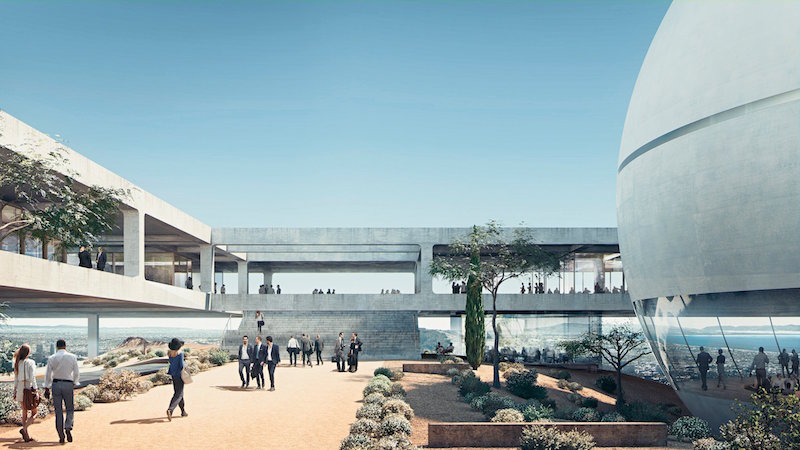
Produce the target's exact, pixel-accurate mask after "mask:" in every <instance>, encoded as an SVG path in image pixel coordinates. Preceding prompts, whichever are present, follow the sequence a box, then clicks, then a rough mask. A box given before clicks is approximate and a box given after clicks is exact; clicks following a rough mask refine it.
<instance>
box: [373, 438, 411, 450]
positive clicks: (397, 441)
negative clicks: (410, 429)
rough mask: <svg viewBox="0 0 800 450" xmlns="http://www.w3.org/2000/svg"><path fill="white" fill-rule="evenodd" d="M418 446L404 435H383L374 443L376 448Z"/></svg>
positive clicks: (388, 449)
mask: <svg viewBox="0 0 800 450" xmlns="http://www.w3.org/2000/svg"><path fill="white" fill-rule="evenodd" d="M415 448H416V447H414V445H413V444H412V443H411V441H410V440H409V439H408V438H407V437H406V436H403V435H394V436H386V437H382V438H380V439H379V440H378V442H377V443H375V444H374V446H373V449H374V450H413V449H415Z"/></svg>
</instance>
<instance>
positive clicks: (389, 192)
mask: <svg viewBox="0 0 800 450" xmlns="http://www.w3.org/2000/svg"><path fill="white" fill-rule="evenodd" d="M668 5H669V2H667V1H656V0H649V1H634V0H628V1H584V2H578V1H550V2H547V1H528V2H516V1H483V2H479V1H458V2H456V1H440V2H437V1H414V2H389V1H358V2H348V1H337V2H239V1H235V2H219V3H210V2H162V1H137V2H111V1H103V2H100V1H97V2H44V1H42V2H10V1H0V24H1V25H2V26H0V42H3V51H2V56H0V60H1V61H2V69H1V70H0V108H2V109H4V110H6V111H8V112H9V113H10V114H12V115H14V116H16V117H18V118H20V119H21V120H23V121H25V122H27V123H28V124H30V125H32V126H34V127H35V128H38V129H40V130H42V131H44V132H46V133H49V134H51V135H55V134H59V135H61V136H63V138H64V139H65V140H66V141H67V144H68V145H70V146H71V147H73V148H74V149H75V150H77V151H79V152H81V153H83V154H84V155H86V156H88V157H89V158H91V159H93V160H95V161H97V162H99V163H100V164H102V165H104V166H106V167H108V168H109V169H111V170H112V171H114V172H117V173H119V174H120V175H122V176H124V177H126V178H128V179H130V180H131V181H133V182H135V183H137V184H139V185H140V186H142V187H144V188H145V189H147V190H149V191H151V192H153V193H154V194H156V195H157V196H159V197H161V198H164V199H165V200H167V201H169V202H170V203H172V204H174V205H176V206H178V207H180V208H181V209H183V210H185V211H187V212H189V213H190V214H192V215H194V216H196V217H198V218H199V219H201V220H202V221H204V222H206V223H208V224H210V225H212V226H467V225H470V224H473V223H483V222H485V221H487V220H488V219H498V220H500V221H501V222H503V223H505V224H516V223H519V222H520V221H525V222H526V223H527V224H529V225H534V226H615V225H616V213H615V182H616V163H617V155H618V150H619V141H620V136H621V133H622V127H623V124H624V119H625V112H626V110H627V105H628V101H629V99H630V94H631V92H632V90H633V86H634V83H635V80H636V76H637V74H638V72H639V67H640V65H641V63H642V60H643V58H644V55H645V53H646V51H647V48H648V46H649V44H650V41H651V39H652V37H653V35H654V33H655V31H656V29H657V28H658V25H659V23H660V21H661V19H662V17H663V16H664V13H665V12H666V10H667V8H668Z"/></svg>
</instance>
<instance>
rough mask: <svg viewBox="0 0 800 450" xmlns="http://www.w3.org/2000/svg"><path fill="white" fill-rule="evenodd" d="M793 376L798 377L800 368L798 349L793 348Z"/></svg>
mask: <svg viewBox="0 0 800 450" xmlns="http://www.w3.org/2000/svg"><path fill="white" fill-rule="evenodd" d="M791 360H792V376H793V377H795V378H797V377H798V373H797V371H798V368H800V357H798V356H797V350H795V349H792V358H791Z"/></svg>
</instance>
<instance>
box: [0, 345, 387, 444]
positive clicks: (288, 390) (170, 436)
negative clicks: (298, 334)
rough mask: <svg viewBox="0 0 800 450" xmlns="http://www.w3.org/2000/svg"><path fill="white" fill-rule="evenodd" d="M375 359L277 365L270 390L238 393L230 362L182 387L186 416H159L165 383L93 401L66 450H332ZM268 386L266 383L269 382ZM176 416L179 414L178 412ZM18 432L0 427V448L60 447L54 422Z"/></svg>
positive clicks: (78, 417)
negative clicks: (345, 364)
mask: <svg viewBox="0 0 800 450" xmlns="http://www.w3.org/2000/svg"><path fill="white" fill-rule="evenodd" d="M381 364H382V363H381V362H380V361H370V362H362V363H361V364H360V365H359V371H358V372H357V373H355V374H351V373H337V372H336V371H335V370H336V365H335V364H332V363H327V362H326V363H325V364H324V365H323V366H314V367H313V368H305V369H303V368H300V367H299V366H298V367H285V366H280V367H278V368H277V370H276V371H275V386H276V390H275V391H274V392H269V391H267V390H262V391H258V390H255V389H253V388H252V387H253V386H254V385H255V384H254V383H251V389H249V390H247V391H244V390H241V389H240V388H239V386H240V385H241V383H240V381H239V375H238V374H237V365H236V364H227V365H225V366H223V367H218V368H214V369H211V370H209V371H207V372H203V373H201V374H198V375H197V376H195V381H194V383H192V384H190V385H187V386H186V409H187V412H188V413H189V417H185V418H182V417H174V418H173V420H172V422H168V421H167V419H166V416H165V411H166V409H167V404H168V402H169V399H170V397H171V396H172V387H171V386H158V387H155V388H153V389H152V390H150V391H149V392H147V393H146V394H140V395H138V396H136V397H134V398H133V399H131V400H128V401H122V402H117V403H110V404H96V405H95V406H93V407H92V408H91V409H90V410H88V411H84V412H76V413H75V429H74V431H73V436H74V437H75V442H73V443H72V444H67V447H70V448H86V449H107V448H125V449H137V448H139V449H145V448H146V449H151V448H154V447H159V448H217V449H219V448H247V447H258V448H270V449H311V448H316V449H336V448H338V447H339V442H340V441H341V440H342V439H343V438H344V437H345V436H347V434H348V431H349V424H350V423H351V422H353V421H355V413H356V410H357V409H358V407H359V406H360V405H361V403H360V401H361V397H362V396H361V391H362V389H363V388H364V386H365V385H366V383H367V381H369V379H370V378H372V371H373V370H374V369H375V368H376V367H378V366H380V365H381ZM267 382H269V381H267ZM176 412H179V411H176ZM18 429H19V427H5V426H3V427H0V446H2V447H4V448H28V447H44V446H53V445H55V446H58V434H57V433H56V431H55V425H54V417H53V416H52V415H51V416H49V417H48V418H47V419H45V420H44V421H43V422H41V421H37V423H36V424H35V425H33V426H32V427H30V433H31V436H32V437H34V438H35V439H36V440H37V442H31V443H29V444H25V443H22V442H21V441H20V439H19V438H20V436H19V432H18V431H17V430H18Z"/></svg>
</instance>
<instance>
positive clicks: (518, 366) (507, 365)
mask: <svg viewBox="0 0 800 450" xmlns="http://www.w3.org/2000/svg"><path fill="white" fill-rule="evenodd" d="M498 367H499V369H500V372H505V371H506V370H516V371H518V372H524V371H525V365H524V364H522V363H518V362H506V361H503V362H501V363H500V364H498Z"/></svg>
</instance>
